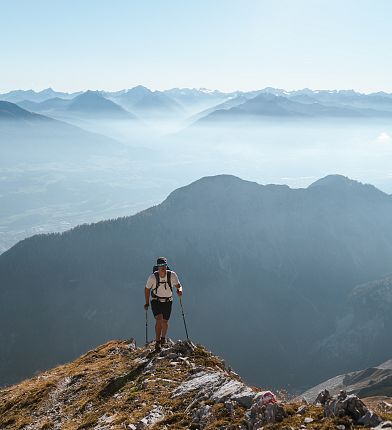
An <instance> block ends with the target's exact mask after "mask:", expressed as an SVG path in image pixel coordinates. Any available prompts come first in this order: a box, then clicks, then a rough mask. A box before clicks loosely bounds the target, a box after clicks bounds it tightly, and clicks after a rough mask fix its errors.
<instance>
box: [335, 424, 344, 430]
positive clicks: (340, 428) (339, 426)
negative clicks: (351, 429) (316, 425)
mask: <svg viewBox="0 0 392 430" xmlns="http://www.w3.org/2000/svg"><path fill="white" fill-rule="evenodd" d="M336 428H337V430H346V426H345V425H343V424H339V425H337V426H336Z"/></svg>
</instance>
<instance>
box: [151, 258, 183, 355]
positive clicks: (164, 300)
mask: <svg viewBox="0 0 392 430" xmlns="http://www.w3.org/2000/svg"><path fill="white" fill-rule="evenodd" d="M173 286H174V287H175V288H176V290H177V295H178V296H182V286H181V284H180V281H179V280H178V276H177V274H176V272H173V271H172V270H170V269H169V267H168V265H167V259H166V258H165V257H159V258H158V259H157V264H156V266H154V269H153V273H152V274H151V275H150V276H149V277H148V279H147V283H146V287H145V288H144V296H145V299H146V303H145V305H144V309H145V310H147V309H148V307H149V304H150V292H151V310H152V313H153V314H154V317H155V320H156V322H155V350H156V351H159V350H160V349H161V347H162V346H165V344H166V335H167V329H168V327H169V318H170V313H171V308H172V302H173Z"/></svg>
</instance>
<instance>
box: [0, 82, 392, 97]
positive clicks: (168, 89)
mask: <svg viewBox="0 0 392 430" xmlns="http://www.w3.org/2000/svg"><path fill="white" fill-rule="evenodd" d="M136 87H144V88H147V89H148V90H150V91H153V92H155V91H159V92H165V91H170V90H174V89H178V90H184V89H186V90H197V91H203V90H204V91H211V92H214V91H218V92H221V93H223V94H229V93H233V92H244V93H247V92H253V91H261V90H265V89H267V88H271V89H275V90H280V91H286V92H288V93H290V92H295V91H305V90H310V91H312V92H318V91H329V92H345V91H347V92H348V91H354V92H356V93H357V94H364V95H370V94H377V93H385V94H391V95H392V90H391V92H388V91H386V90H379V91H371V92H365V91H360V90H357V89H354V88H311V87H301V88H280V87H271V86H261V87H259V88H252V89H249V90H241V89H233V90H230V91H225V90H222V89H220V88H206V87H178V86H177V87H168V88H153V87H148V86H146V85H142V84H136V85H134V86H129V87H128V86H127V87H123V88H114V89H112V88H110V89H108V88H83V89H81V88H79V89H72V90H67V89H59V88H53V87H51V86H47V87H40V88H32V87H25V88H12V89H9V90H5V91H3V90H1V89H0V95H5V94H8V93H11V92H13V91H33V92H35V93H37V94H38V93H41V92H43V91H46V90H52V91H54V92H62V93H67V94H74V93H78V92H82V93H84V92H87V91H93V92H117V91H129V90H131V89H133V88H136Z"/></svg>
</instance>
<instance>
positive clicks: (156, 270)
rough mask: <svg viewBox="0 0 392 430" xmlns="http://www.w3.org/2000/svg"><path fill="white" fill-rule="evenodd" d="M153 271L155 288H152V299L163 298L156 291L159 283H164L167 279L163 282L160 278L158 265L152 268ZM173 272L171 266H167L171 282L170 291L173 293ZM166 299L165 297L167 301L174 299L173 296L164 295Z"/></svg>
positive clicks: (168, 278)
mask: <svg viewBox="0 0 392 430" xmlns="http://www.w3.org/2000/svg"><path fill="white" fill-rule="evenodd" d="M152 273H153V274H154V275H155V288H152V289H151V297H152V299H161V300H162V298H161V297H159V296H157V294H156V293H157V292H158V287H159V284H164V283H165V281H162V282H161V281H160V279H159V272H158V266H154V267H153V268H152ZM171 273H172V272H171V270H170V267H169V266H167V267H166V278H167V283H168V284H169V288H170V291H171V292H172V293H173V287H172V284H171ZM165 288H166V285H165ZM154 291H155V292H154ZM164 299H165V301H166V302H171V301H172V300H173V299H172V297H164Z"/></svg>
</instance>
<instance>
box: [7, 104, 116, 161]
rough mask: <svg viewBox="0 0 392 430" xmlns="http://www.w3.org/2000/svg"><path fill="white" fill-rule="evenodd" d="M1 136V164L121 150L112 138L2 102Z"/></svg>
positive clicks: (70, 157) (68, 158) (51, 159)
mask: <svg viewBox="0 0 392 430" xmlns="http://www.w3.org/2000/svg"><path fill="white" fill-rule="evenodd" d="M0 133H1V137H2V139H1V140H0V147H1V149H2V150H3V151H4V153H5V154H7V158H6V159H5V160H3V162H4V163H5V162H7V163H13V162H34V161H40V162H43V161H45V160H46V161H50V162H53V161H54V160H62V161H64V160H71V159H75V158H77V157H79V156H81V155H83V156H86V155H89V156H91V155H92V154H99V153H102V152H106V153H107V152H108V151H113V150H114V149H119V147H120V145H119V143H118V142H116V141H115V140H113V139H109V138H107V137H104V136H100V135H98V134H95V133H90V132H87V131H85V130H82V129H81V128H79V127H76V126H73V125H70V124H68V123H65V122H63V121H58V120H56V119H53V118H49V117H47V116H45V115H41V114H36V113H32V112H29V111H27V110H25V109H22V108H21V107H20V106H18V105H16V104H14V103H9V102H4V101H0Z"/></svg>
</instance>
